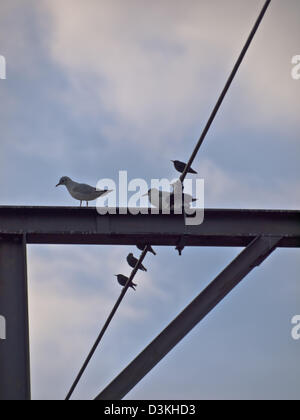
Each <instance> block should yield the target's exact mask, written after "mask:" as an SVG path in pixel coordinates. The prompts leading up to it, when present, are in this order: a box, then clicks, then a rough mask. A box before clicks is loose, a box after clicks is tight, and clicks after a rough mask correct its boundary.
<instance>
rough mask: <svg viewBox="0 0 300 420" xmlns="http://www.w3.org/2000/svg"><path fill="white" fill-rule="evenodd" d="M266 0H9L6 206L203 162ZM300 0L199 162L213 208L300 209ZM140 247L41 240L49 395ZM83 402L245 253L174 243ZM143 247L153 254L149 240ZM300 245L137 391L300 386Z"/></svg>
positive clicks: (292, 0) (267, 35)
mask: <svg viewBox="0 0 300 420" xmlns="http://www.w3.org/2000/svg"><path fill="white" fill-rule="evenodd" d="M262 5H263V1H262V0H251V1H250V0H225V1H224V0H209V1H208V0H187V1H181V0H159V1H158V0H152V1H146V0H112V1H108V0H86V1H83V0H64V1H63V2H62V1H58V0H27V1H26V2H24V1H22V0H3V1H1V5H0V55H3V56H4V57H5V58H6V61H7V79H6V80H0V95H1V102H0V109H1V112H0V127H1V138H0V147H1V153H0V205H58V206H65V205H77V203H76V202H74V200H73V199H72V198H71V197H70V196H68V194H67V193H66V190H65V189H64V188H61V189H55V188H54V185H55V184H56V183H57V182H58V179H59V178H60V177H61V176H63V175H68V176H70V177H72V178H74V179H75V180H79V181H82V182H87V183H90V184H94V185H96V183H97V181H98V180H99V179H101V178H112V179H114V180H117V179H118V171H119V170H127V171H128V177H129V179H132V178H143V179H145V180H146V181H148V182H149V181H150V179H151V178H160V177H168V178H170V179H172V178H173V177H174V176H175V174H174V170H173V168H172V166H171V164H170V159H181V160H186V159H188V157H189V155H190V153H191V151H192V149H193V147H194V145H195V142H196V140H197V139H198V137H199V134H200V132H201V128H203V126H204V124H205V123H206V120H207V118H208V116H209V113H210V111H211V109H212V106H213V105H214V103H215V101H216V98H217V96H218V95H219V93H220V91H221V89H222V87H223V85H224V82H225V80H226V79H227V77H228V74H229V72H230V71H231V68H232V66H233V63H234V61H235V60H236V58H237V55H238V54H239V52H240V50H241V48H242V46H243V44H244V42H245V40H246V38H247V36H248V34H249V31H250V29H251V27H252V25H253V23H254V21H255V19H256V17H257V15H258V12H259V10H260V9H261V7H262ZM299 16H300V4H299V1H298V0H288V1H286V2H283V1H282V0H273V1H272V3H271V6H270V8H269V10H268V12H267V14H266V17H265V19H264V21H263V23H262V26H261V27H260V29H259V32H258V33H257V36H256V37H255V40H254V42H253V44H252V46H251V48H250V51H249V53H248V54H247V57H246V59H245V61H244V63H243V64H242V66H241V68H240V71H239V73H238V76H237V78H236V79H235V81H234V84H233V85H232V87H231V89H230V92H229V94H228V96H227V98H226V100H225V102H224V104H223V106H222V109H221V112H220V113H219V115H218V117H217V119H216V121H215V123H214V125H213V127H212V129H211V131H210V132H209V135H208V136H207V139H206V141H205V143H204V145H203V146H202V148H201V151H200V153H199V155H198V157H197V159H196V161H195V163H194V165H193V166H194V167H195V168H196V169H197V170H198V172H199V177H201V178H204V180H205V206H206V207H218V208H222V207H223V208H275V209H299V208H300V165H299V156H300V142H299V130H300V122H299V98H300V80H294V79H292V77H291V70H292V64H291V60H292V57H293V56H294V55H300V45H299V39H300V28H299ZM130 251H134V249H133V248H130V247H104V246H94V247H91V246H86V247H75V246H29V247H28V261H29V263H28V271H29V293H30V328H31V364H32V393H33V398H35V399H47V398H58V399H61V398H64V397H65V395H66V392H67V390H68V388H69V386H70V385H71V383H72V381H73V379H74V377H75V375H76V374H77V372H78V369H79V367H80V365H81V363H82V361H83V359H84V358H85V356H86V355H87V352H88V351H89V349H90V347H91V344H92V343H93V342H94V340H95V338H96V336H97V334H98V332H99V329H100V327H101V326H102V324H103V322H104V321H105V318H106V316H107V315H108V313H109V311H110V309H111V307H112V305H113V304H114V302H115V300H116V299H117V297H118V295H119V292H120V289H119V285H118V284H117V283H116V281H115V280H114V278H113V274H115V273H116V272H122V273H124V274H128V273H129V270H128V267H127V265H126V262H125V257H126V255H127V253H128V252H130ZM157 251H158V256H157V257H154V256H152V255H149V256H147V257H146V261H145V265H146V266H148V273H147V274H139V275H138V277H137V282H138V288H137V292H136V293H134V292H133V291H131V290H130V291H129V292H128V294H127V295H126V297H125V300H124V302H123V304H122V306H121V308H120V310H119V312H118V314H117V316H116V318H115V319H114V320H113V322H112V325H111V328H110V329H109V331H108V333H107V334H106V336H105V338H104V340H103V342H102V344H101V347H100V348H99V349H98V351H97V354H96V356H95V358H94V359H93V361H92V363H91V364H90V366H89V368H88V370H87V372H86V374H85V375H84V377H83V380H82V382H81V383H80V385H79V387H78V389H77V390H76V393H75V394H74V397H75V398H78V399H79V398H91V397H94V396H95V395H96V394H97V393H98V392H99V391H100V390H101V389H102V388H103V387H104V386H105V385H106V384H108V383H109V382H110V380H111V379H112V378H113V377H114V376H115V375H116V374H118V373H119V372H120V371H121V370H122V369H123V368H124V367H125V366H126V365H127V364H128V363H129V362H130V361H131V360H132V359H133V358H134V357H135V356H136V355H137V354H138V353H139V352H140V351H141V350H142V349H143V348H144V347H145V346H146V345H147V344H148V343H149V342H150V341H151V340H152V339H153V338H154V337H155V336H156V335H157V334H158V333H159V332H160V331H161V330H162V329H163V328H164V327H165V326H166V325H167V324H168V323H169V322H170V321H171V320H172V319H173V318H174V317H175V316H176V315H177V314H178V313H179V312H180V311H181V310H182V309H183V308H184V307H185V306H186V305H187V304H188V303H189V302H190V301H191V300H192V299H193V298H194V297H195V296H196V295H197V294H198V293H199V292H200V291H201V290H202V289H203V287H204V286H205V285H207V284H208V283H209V282H210V281H211V280H212V279H213V278H214V277H215V276H216V275H217V274H218V273H219V272H220V271H221V270H222V269H223V268H224V267H225V266H226V265H227V264H228V263H229V262H230V261H231V260H232V258H233V257H234V256H236V255H237V253H238V252H240V250H239V249H221V248H220V249H219V248H199V249H185V250H184V254H183V256H182V257H181V258H180V257H178V255H177V253H176V252H175V250H174V249H168V248H163V249H157ZM134 252H135V253H136V251H134ZM299 256H300V255H299V250H297V249H294V250H292V249H291V250H276V251H275V252H274V254H272V256H271V257H270V258H269V259H268V260H267V261H266V262H265V263H264V264H263V265H262V266H261V267H259V268H257V269H256V270H255V271H253V272H252V273H251V274H250V275H249V276H248V277H247V278H246V279H245V280H244V281H243V282H242V283H241V284H240V285H239V286H238V287H237V288H236V289H235V290H234V291H233V292H232V293H231V295H230V296H228V297H227V298H226V299H225V300H224V302H222V303H221V304H220V305H219V306H218V308H217V309H216V310H215V311H213V312H212V313H211V314H210V315H209V316H208V317H207V318H206V319H205V320H204V321H203V322H202V323H201V324H200V325H199V326H198V327H196V328H195V329H194V330H193V331H192V332H191V333H190V334H189V335H188V337H187V338H186V339H184V340H183V341H182V342H181V343H180V344H179V345H178V346H177V347H176V348H175V349H174V350H173V351H172V352H171V353H170V354H169V355H168V356H167V357H166V358H165V359H164V360H163V361H162V362H161V363H160V364H159V365H158V366H157V367H156V368H155V369H153V371H152V372H151V373H150V374H149V375H148V376H147V377H146V378H145V379H144V380H143V381H141V382H140V384H139V385H138V386H137V387H136V388H135V389H134V390H132V391H131V392H130V393H129V394H128V396H127V398H131V399H162V398H175V399H176V398H178V399H187V398H192V399H200V398H209V399H213V398H222V399H229V398H271V399H276V398H295V399H299V398H300V391H299V390H300V363H299V361H300V342H299V341H294V340H292V338H291V319H292V317H293V316H294V315H295V314H300V299H299V297H300V283H299V270H300V259H299Z"/></svg>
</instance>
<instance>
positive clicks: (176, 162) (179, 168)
mask: <svg viewBox="0 0 300 420" xmlns="http://www.w3.org/2000/svg"><path fill="white" fill-rule="evenodd" d="M171 162H173V164H174V167H175V169H176V171H178V172H180V173H182V172H183V171H184V169H185V167H186V163H184V162H180V160H171ZM187 173H188V174H198V172H196V171H195V170H194V169H192V168H189V170H188V171H187Z"/></svg>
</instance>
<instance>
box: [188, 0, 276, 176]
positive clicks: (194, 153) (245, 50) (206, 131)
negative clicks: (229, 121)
mask: <svg viewBox="0 0 300 420" xmlns="http://www.w3.org/2000/svg"><path fill="white" fill-rule="evenodd" d="M270 3H271V0H267V1H266V2H265V4H264V6H263V8H262V10H261V12H260V14H259V16H258V18H257V20H256V22H255V24H254V26H253V29H252V31H251V32H250V35H249V37H248V39H247V41H246V44H245V45H244V48H243V49H242V51H241V54H240V55H239V57H238V59H237V62H236V63H235V66H234V68H233V70H232V72H231V73H230V76H229V78H228V80H227V82H226V84H225V86H224V89H223V90H222V93H221V95H220V97H219V99H218V101H217V103H216V105H215V107H214V109H213V111H212V113H211V115H210V117H209V119H208V121H207V123H206V126H205V127H204V129H203V132H202V134H201V136H200V138H199V140H198V142H197V144H196V147H195V149H194V151H193V153H192V155H191V157H190V159H189V161H188V163H187V164H186V167H185V169H184V171H183V173H182V174H181V176H180V181H181V182H183V181H184V179H185V177H186V175H187V173H188V170H189V169H190V167H191V166H192V164H193V161H194V159H195V157H196V155H197V153H198V151H199V149H200V147H201V145H202V143H203V141H204V139H205V137H206V134H207V133H208V130H209V129H210V126H211V125H212V123H213V121H214V119H215V117H216V115H217V113H218V110H219V108H220V106H221V105H222V102H223V100H224V98H225V96H226V93H227V92H228V89H229V88H230V85H231V83H232V81H233V79H234V77H235V75H236V73H237V71H238V69H239V67H240V65H241V63H242V61H243V59H244V57H245V55H246V52H247V51H248V49H249V47H250V44H251V42H252V40H253V38H254V35H255V34H256V32H257V29H258V27H259V25H260V23H261V21H262V20H263V17H264V15H265V13H266V11H267V9H268V7H269V5H270Z"/></svg>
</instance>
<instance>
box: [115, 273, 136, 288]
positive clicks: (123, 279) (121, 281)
mask: <svg viewBox="0 0 300 420" xmlns="http://www.w3.org/2000/svg"><path fill="white" fill-rule="evenodd" d="M115 276H116V277H117V279H118V283H119V284H120V285H121V286H125V284H126V283H127V282H128V279H129V277H126V276H123V274H115ZM136 286H137V284H136V283H133V281H131V282H130V284H129V287H132V288H133V290H135V288H136Z"/></svg>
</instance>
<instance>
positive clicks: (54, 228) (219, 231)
mask: <svg viewBox="0 0 300 420" xmlns="http://www.w3.org/2000/svg"><path fill="white" fill-rule="evenodd" d="M119 211H120V209H117V212H118V213H119ZM23 234H26V238H27V243H33V244H34V243H35V244H47V243H49V244H99V245H105V244H106V245H134V244H136V243H137V242H141V241H145V242H147V243H151V244H153V245H169V246H171V245H172V246H173V245H174V246H175V245H177V244H178V241H179V240H180V239H181V240H183V243H184V245H186V246H247V245H248V244H249V243H250V242H251V241H252V240H253V239H254V238H255V237H257V236H260V235H264V236H282V241H281V242H280V244H279V246H281V247H300V211H286V210H230V209H206V210H205V214H204V222H203V223H202V224H201V225H199V226H186V225H185V223H184V219H183V216H181V215H174V214H171V215H160V214H158V215H151V214H149V215H141V214H140V215H136V216H134V215H131V214H127V215H124V214H112V215H104V216H100V215H98V213H97V211H96V209H95V208H79V207H11V206H0V241H1V239H2V240H5V241H6V240H8V239H9V237H13V236H15V235H17V236H18V235H23Z"/></svg>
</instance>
